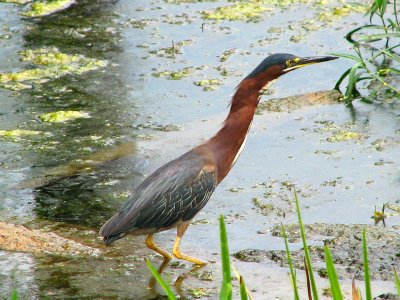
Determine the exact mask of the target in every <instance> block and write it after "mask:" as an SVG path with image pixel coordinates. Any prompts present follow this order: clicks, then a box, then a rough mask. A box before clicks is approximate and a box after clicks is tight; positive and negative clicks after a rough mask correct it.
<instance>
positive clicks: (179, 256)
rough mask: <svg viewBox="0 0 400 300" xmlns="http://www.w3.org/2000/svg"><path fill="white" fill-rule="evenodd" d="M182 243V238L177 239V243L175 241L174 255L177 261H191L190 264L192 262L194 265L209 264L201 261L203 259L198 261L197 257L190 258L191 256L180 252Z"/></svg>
mask: <svg viewBox="0 0 400 300" xmlns="http://www.w3.org/2000/svg"><path fill="white" fill-rule="evenodd" d="M180 241H181V238H180V237H177V238H176V241H175V245H174V249H173V250H172V253H173V254H174V256H175V257H176V258H177V259H183V260H187V261H190V262H192V263H194V264H196V265H206V264H207V262H205V261H204V260H201V259H198V258H195V257H192V256H189V255H186V254H183V253H181V250H179V243H180Z"/></svg>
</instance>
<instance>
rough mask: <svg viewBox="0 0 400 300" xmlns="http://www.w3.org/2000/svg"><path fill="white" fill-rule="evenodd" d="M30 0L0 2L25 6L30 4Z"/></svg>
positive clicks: (2, 0) (4, 0) (0, 0)
mask: <svg viewBox="0 0 400 300" xmlns="http://www.w3.org/2000/svg"><path fill="white" fill-rule="evenodd" d="M31 1H32V0H0V2H4V3H15V4H26V3H28V2H31Z"/></svg>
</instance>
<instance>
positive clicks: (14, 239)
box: [0, 222, 100, 257]
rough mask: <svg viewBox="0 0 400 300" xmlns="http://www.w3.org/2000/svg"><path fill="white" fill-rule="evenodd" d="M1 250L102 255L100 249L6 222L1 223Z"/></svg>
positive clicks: (54, 234) (51, 233) (82, 255)
mask: <svg viewBox="0 0 400 300" xmlns="http://www.w3.org/2000/svg"><path fill="white" fill-rule="evenodd" d="M92 233H93V234H94V232H92ZM0 250H7V251H16V252H29V253H34V254H57V255H66V256H69V255H73V256H80V257H84V256H98V255H99V254H100V250H99V249H95V248H93V247H89V246H86V245H83V244H81V243H78V242H76V241H74V240H71V239H66V238H64V237H61V236H60V235H58V234H56V233H54V232H46V231H44V230H43V229H42V230H38V229H29V228H27V227H25V226H22V225H16V224H10V223H5V222H0Z"/></svg>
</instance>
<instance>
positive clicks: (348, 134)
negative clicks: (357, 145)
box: [327, 130, 362, 143]
mask: <svg viewBox="0 0 400 300" xmlns="http://www.w3.org/2000/svg"><path fill="white" fill-rule="evenodd" d="M361 138H362V135H361V134H360V133H358V132H354V131H345V130H340V131H338V132H336V133H335V134H334V135H333V136H331V137H329V138H327V141H328V142H332V143H334V142H343V141H347V140H359V139H361Z"/></svg>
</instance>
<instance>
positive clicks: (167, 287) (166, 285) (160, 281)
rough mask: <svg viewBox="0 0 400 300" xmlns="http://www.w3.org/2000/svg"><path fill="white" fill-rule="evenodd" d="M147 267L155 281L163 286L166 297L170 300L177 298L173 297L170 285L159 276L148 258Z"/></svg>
mask: <svg viewBox="0 0 400 300" xmlns="http://www.w3.org/2000/svg"><path fill="white" fill-rule="evenodd" d="M146 264H147V267H148V268H149V269H150V272H151V273H152V274H153V276H154V277H155V279H156V280H157V282H158V283H159V284H160V286H161V287H162V288H163V290H164V291H165V292H166V293H167V296H168V299H170V300H176V299H177V298H176V297H175V295H174V293H173V292H172V290H171V287H170V286H169V284H167V283H166V282H165V281H164V279H163V278H162V277H161V275H160V274H159V273H158V272H157V270H156V268H155V267H154V266H153V264H152V263H151V262H150V260H146Z"/></svg>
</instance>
